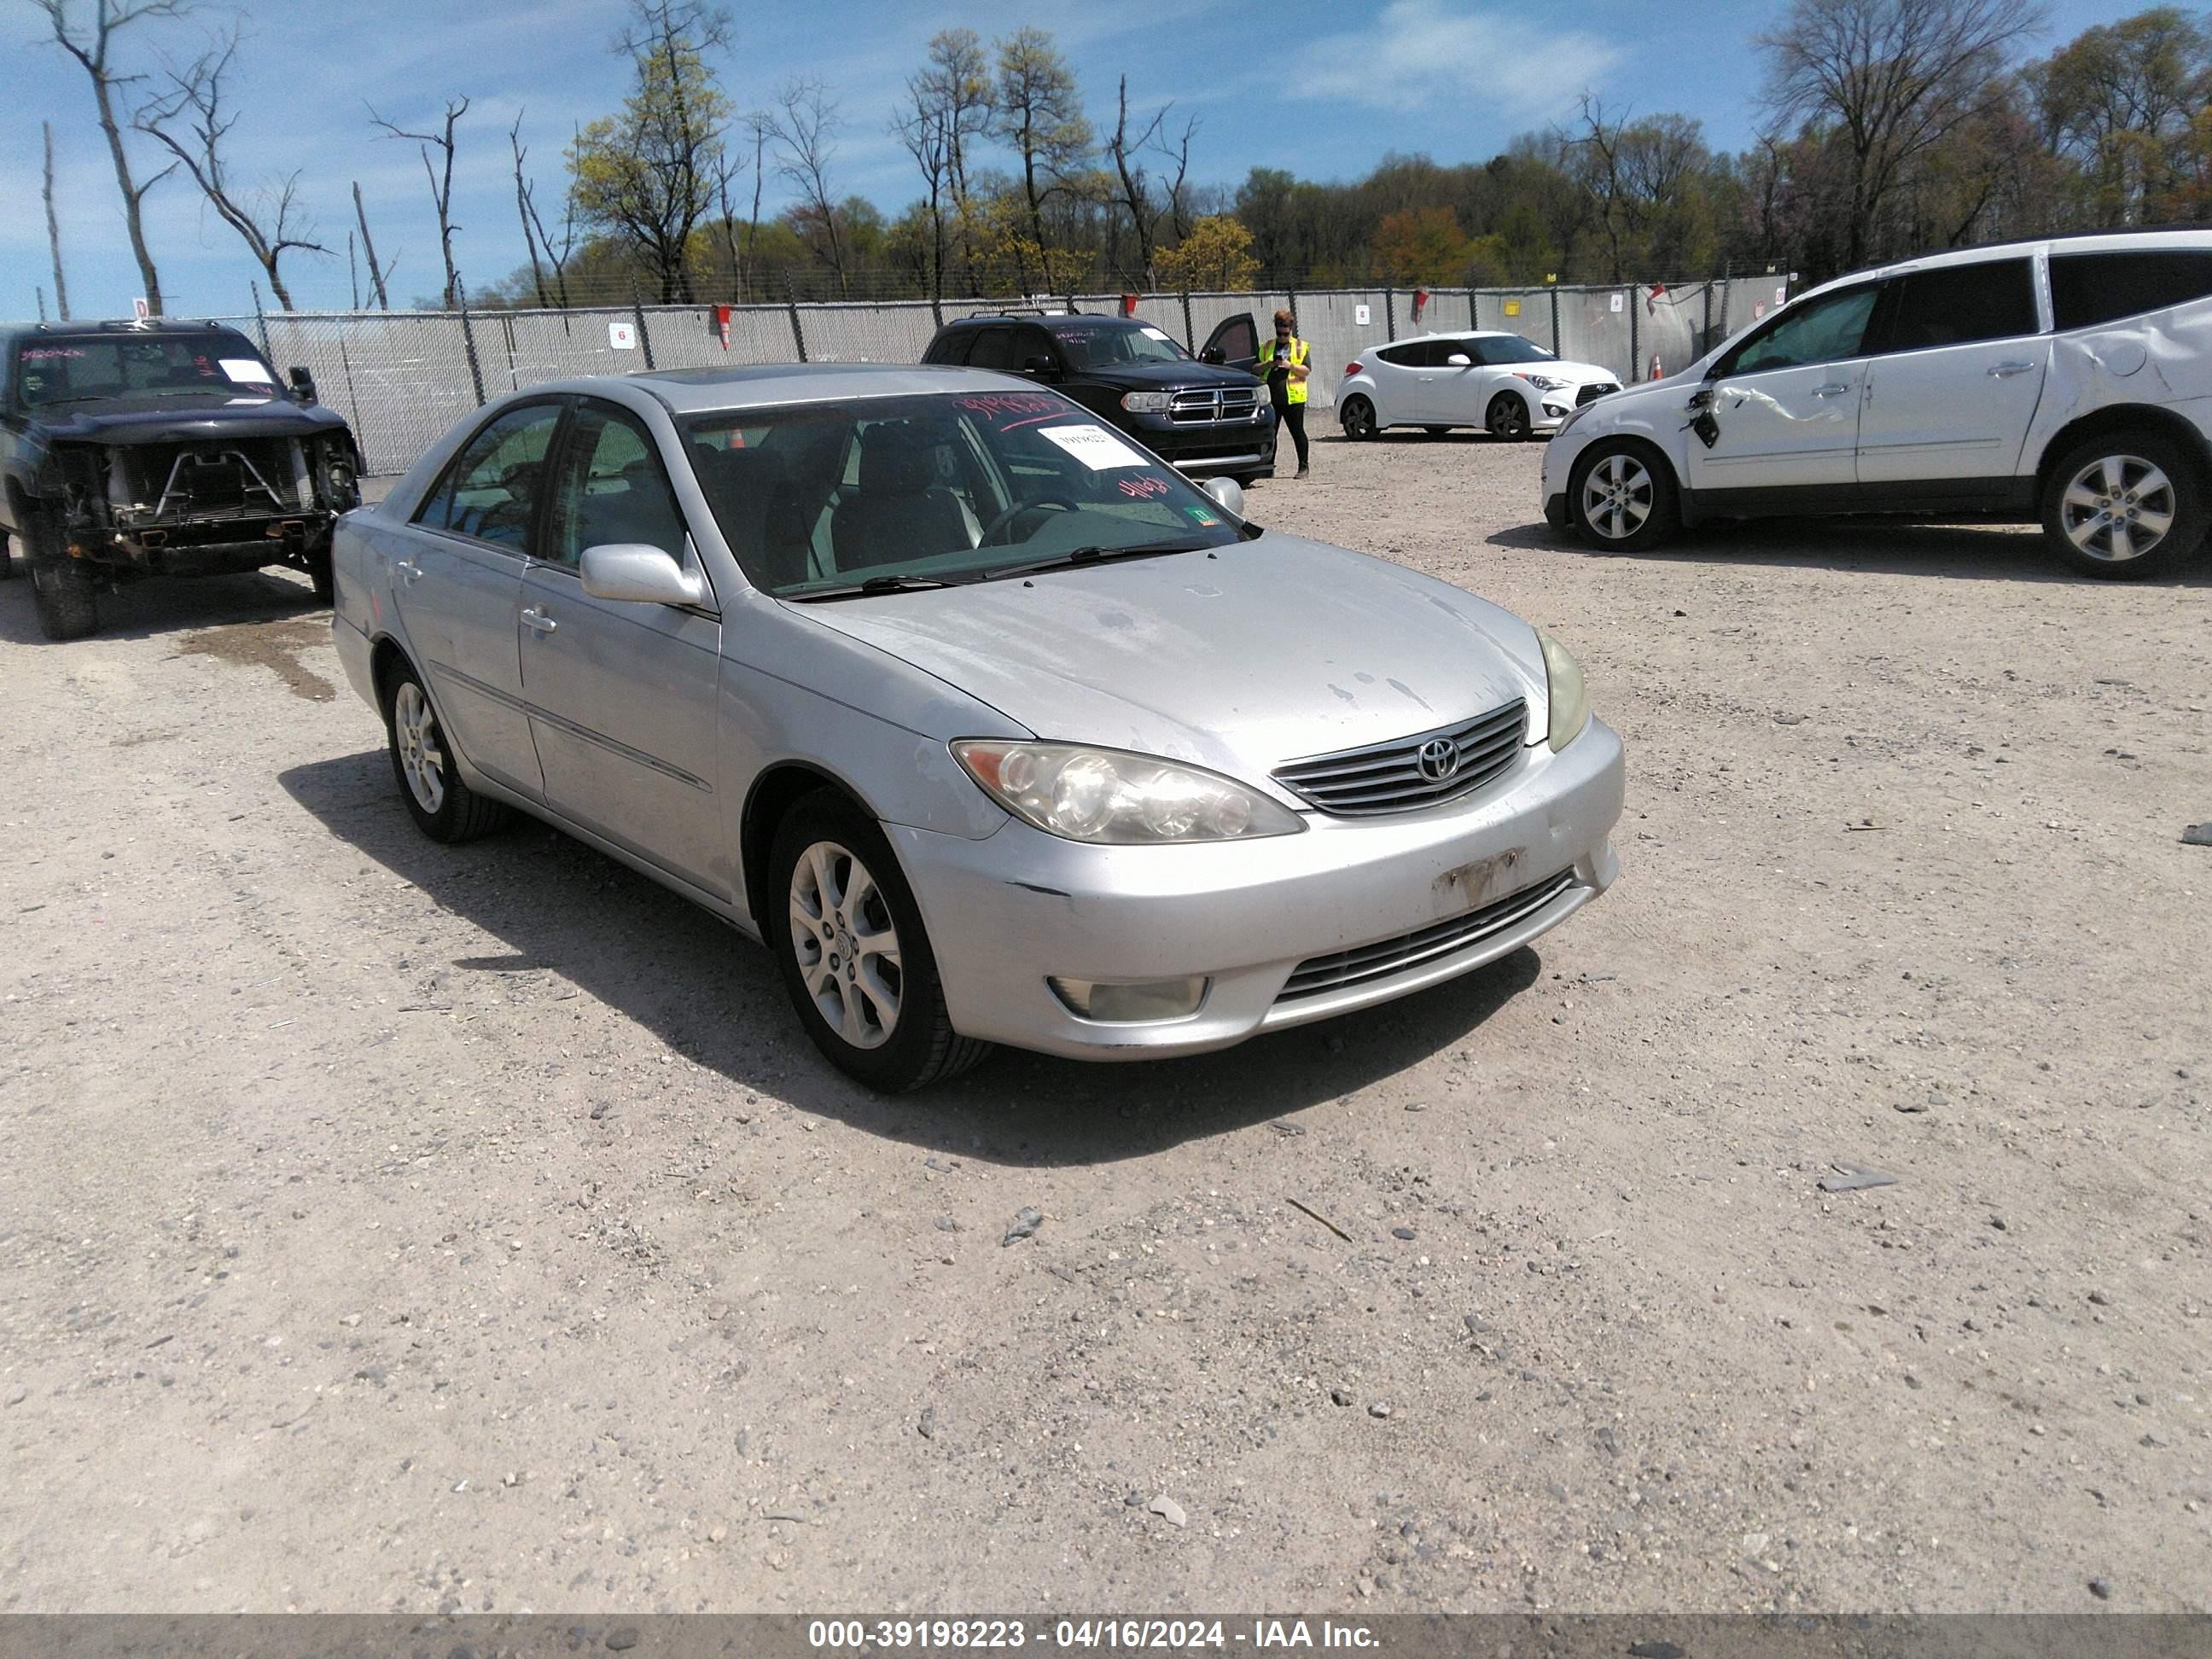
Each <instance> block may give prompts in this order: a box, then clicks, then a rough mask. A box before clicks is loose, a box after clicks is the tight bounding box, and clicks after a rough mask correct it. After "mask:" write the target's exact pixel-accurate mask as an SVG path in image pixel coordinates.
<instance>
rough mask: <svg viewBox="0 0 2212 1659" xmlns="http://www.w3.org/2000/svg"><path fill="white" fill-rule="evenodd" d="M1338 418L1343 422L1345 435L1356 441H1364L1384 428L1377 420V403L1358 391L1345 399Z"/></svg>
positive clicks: (1338, 412)
mask: <svg viewBox="0 0 2212 1659" xmlns="http://www.w3.org/2000/svg"><path fill="white" fill-rule="evenodd" d="M1337 419H1338V420H1339V421H1340V422H1342V423H1343V426H1344V435H1345V436H1346V437H1347V438H1349V439H1351V440H1352V441H1353V442H1354V443H1364V442H1366V441H1367V440H1368V439H1370V438H1372V437H1374V436H1375V435H1376V434H1377V433H1378V432H1380V431H1381V430H1382V429H1383V428H1381V427H1380V426H1379V425H1377V424H1376V419H1375V405H1374V404H1372V403H1370V402H1369V401H1368V400H1367V399H1366V398H1363V397H1361V396H1360V395H1359V394H1358V392H1353V393H1352V396H1350V397H1349V398H1346V399H1345V400H1344V407H1343V408H1342V409H1340V410H1338V411H1337Z"/></svg>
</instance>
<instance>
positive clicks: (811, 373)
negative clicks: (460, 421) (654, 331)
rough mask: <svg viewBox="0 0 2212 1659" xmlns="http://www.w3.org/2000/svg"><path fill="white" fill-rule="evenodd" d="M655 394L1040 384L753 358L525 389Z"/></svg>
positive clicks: (683, 400) (959, 371)
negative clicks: (755, 360)
mask: <svg viewBox="0 0 2212 1659" xmlns="http://www.w3.org/2000/svg"><path fill="white" fill-rule="evenodd" d="M626 386H627V387H630V388H634V389H635V390H636V391H639V392H645V393H647V395H649V396H651V397H652V398H655V399H656V400H657V401H659V403H660V404H662V405H663V406H665V408H666V409H667V410H669V412H670V413H671V414H675V415H704V414H711V413H716V412H719V411H721V410H732V409H767V408H770V407H774V406H778V405H783V404H808V403H842V402H848V401H852V400H855V399H858V398H898V397H921V396H927V395H928V394H930V393H933V392H934V393H944V392H1003V391H1006V389H1007V388H1008V387H1019V388H1021V389H1022V390H1024V391H1025V392H1035V391H1036V390H1037V387H1036V383H1035V382H1034V381H1030V380H1024V379H1022V378H1021V377H1020V376H1019V375H1016V374H996V373H994V372H993V371H991V370H989V369H982V368H957V367H954V366H951V365H943V366H939V365H936V364H929V363H754V364H748V365H745V366H743V367H739V366H738V365H734V364H733V365H732V366H730V367H728V368H720V367H717V368H660V369H646V370H643V371H641V372H640V373H637V374H587V375H580V376H577V377H575V378H574V379H571V380H552V381H548V382H546V383H545V384H544V385H540V386H531V387H529V388H527V390H526V392H522V393H519V394H516V395H518V396H526V397H545V396H551V395H556V394H558V393H562V392H576V393H579V394H581V395H584V396H587V397H605V396H606V395H607V394H608V393H609V392H614V391H618V390H620V389H621V388H623V387H626Z"/></svg>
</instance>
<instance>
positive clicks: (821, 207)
mask: <svg viewBox="0 0 2212 1659" xmlns="http://www.w3.org/2000/svg"><path fill="white" fill-rule="evenodd" d="M836 131H837V100H836V99H834V98H832V97H831V96H830V95H829V92H828V90H827V89H826V88H824V87H823V84H822V82H819V81H816V80H812V79H811V78H809V77H807V76H799V77H798V78H797V79H795V80H793V81H790V82H786V83H785V86H784V88H783V90H782V91H781V92H780V93H778V94H776V99H775V109H773V110H771V111H770V112H769V132H770V135H771V136H772V137H774V138H775V145H776V151H777V155H778V158H779V159H778V161H777V166H776V171H777V173H780V174H781V176H782V177H783V179H784V180H785V181H786V182H787V184H789V185H791V187H792V188H793V189H794V190H796V191H798V192H799V208H798V212H799V214H800V216H802V217H803V218H807V219H815V220H818V222H820V224H821V226H822V234H823V244H824V246H825V248H826V250H827V252H828V254H829V268H830V269H831V270H833V271H835V272H836V276H837V292H838V294H839V295H840V296H843V297H849V296H850V295H851V294H852V291H853V290H852V279H851V276H850V275H849V274H848V272H847V270H846V269H845V243H844V238H843V236H842V234H840V232H839V229H838V225H837V204H836V198H835V197H832V196H831V195H830V193H829V163H830V161H831V160H832V159H833V158H834V157H835V156H836V154H837V145H836Z"/></svg>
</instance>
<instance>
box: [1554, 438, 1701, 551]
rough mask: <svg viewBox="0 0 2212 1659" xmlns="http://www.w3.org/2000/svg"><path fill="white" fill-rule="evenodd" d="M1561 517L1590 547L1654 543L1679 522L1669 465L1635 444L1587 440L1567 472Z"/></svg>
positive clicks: (1678, 504) (1677, 499)
mask: <svg viewBox="0 0 2212 1659" xmlns="http://www.w3.org/2000/svg"><path fill="white" fill-rule="evenodd" d="M1567 521H1568V523H1570V524H1571V525H1572V526H1574V528H1575V533H1576V534H1577V535H1578V536H1580V537H1581V538H1583V540H1584V541H1585V542H1587V543H1589V544H1590V545H1591V546H1593V547H1601V548H1604V549H1606V550H1608V551H1612V552H1621V553H1632V552H1636V551H1638V550H1641V549H1644V548H1647V547H1656V546H1657V545H1658V544H1660V543H1661V542H1663V541H1665V540H1667V539H1668V538H1669V537H1671V536H1672V535H1673V534H1674V532H1675V531H1676V530H1677V529H1678V528H1680V524H1681V498H1680V493H1679V491H1678V490H1677V489H1676V488H1675V484H1674V469H1673V468H1672V467H1670V466H1669V465H1667V463H1666V461H1665V460H1664V459H1662V457H1661V456H1660V455H1659V454H1658V453H1657V452H1656V451H1655V450H1650V449H1647V448H1645V447H1644V446H1643V445H1641V444H1638V443H1632V442H1626V441H1621V440H1619V439H1613V440H1609V441H1601V442H1599V443H1595V444H1592V445H1591V446H1590V447H1589V449H1588V450H1586V451H1585V452H1583V454H1582V456H1581V457H1580V458H1579V459H1577V461H1576V462H1575V465H1574V470H1573V471H1571V472H1570V473H1569V474H1568V475H1567Z"/></svg>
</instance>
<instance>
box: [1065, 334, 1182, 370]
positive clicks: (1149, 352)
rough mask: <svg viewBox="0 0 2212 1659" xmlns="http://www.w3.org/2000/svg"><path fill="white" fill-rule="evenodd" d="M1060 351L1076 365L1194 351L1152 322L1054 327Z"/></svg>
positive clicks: (1168, 357)
mask: <svg viewBox="0 0 2212 1659" xmlns="http://www.w3.org/2000/svg"><path fill="white" fill-rule="evenodd" d="M1052 337H1053V339H1054V341H1055V342H1056V343H1058V344H1059V346H1060V355H1061V356H1064V357H1066V359H1067V366H1068V367H1069V368H1072V369H1077V370H1083V369H1100V368H1114V367H1115V365H1116V364H1119V363H1171V362H1176V361H1177V360H1178V359H1187V358H1188V357H1189V356H1190V353H1188V351H1185V350H1184V349H1182V347H1181V346H1180V345H1178V344H1176V340H1175V337H1174V336H1173V335H1171V334H1170V333H1169V332H1168V331H1166V330H1165V329H1159V328H1154V327H1153V326H1152V325H1151V324H1150V323H1137V324H1133V325H1130V326H1129V327H1127V328H1064V329H1054V331H1053V336H1052Z"/></svg>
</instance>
